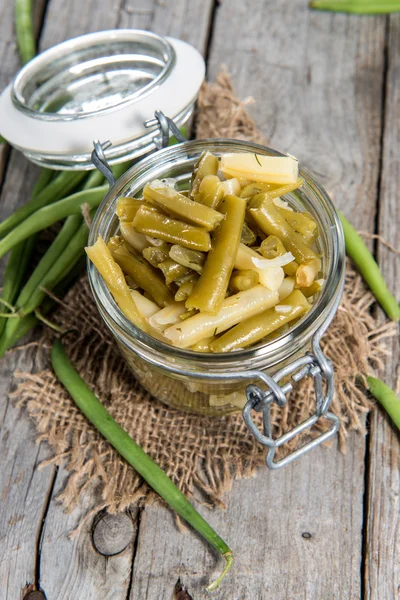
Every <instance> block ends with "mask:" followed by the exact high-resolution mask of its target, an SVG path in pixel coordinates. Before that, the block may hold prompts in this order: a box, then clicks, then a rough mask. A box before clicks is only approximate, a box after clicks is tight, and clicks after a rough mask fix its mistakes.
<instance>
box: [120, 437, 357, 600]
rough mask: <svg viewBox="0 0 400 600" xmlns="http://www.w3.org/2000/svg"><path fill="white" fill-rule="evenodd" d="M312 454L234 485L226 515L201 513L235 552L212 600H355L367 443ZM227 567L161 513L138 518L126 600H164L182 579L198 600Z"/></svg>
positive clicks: (151, 509)
mask: <svg viewBox="0 0 400 600" xmlns="http://www.w3.org/2000/svg"><path fill="white" fill-rule="evenodd" d="M351 442H352V451H351V452H349V453H348V454H347V456H343V455H342V454H339V452H337V451H336V449H335V448H329V449H325V448H324V449H321V448H319V449H317V450H315V451H313V454H312V455H308V456H306V457H304V458H302V459H301V463H300V462H299V463H297V464H296V463H294V464H292V465H290V466H288V467H287V468H285V469H284V470H282V471H277V472H272V471H269V470H267V469H262V470H260V472H259V474H258V476H257V478H256V479H249V480H244V481H238V482H235V483H234V485H233V488H232V491H231V492H230V493H229V505H228V508H227V510H226V511H224V512H221V511H209V510H207V509H205V508H204V507H200V508H199V510H200V512H201V513H202V515H203V516H204V517H205V518H206V519H207V520H208V521H209V522H210V523H211V524H212V525H213V526H214V527H215V528H216V530H217V531H218V533H219V534H220V535H221V536H222V537H223V539H225V541H226V542H227V543H228V544H229V546H230V547H231V548H232V550H233V553H234V556H235V564H234V567H233V569H232V572H231V574H230V575H229V576H227V578H226V579H225V581H224V583H223V586H222V588H221V589H220V591H219V592H215V594H214V596H215V599H216V600H218V599H221V600H222V598H232V599H233V598H235V599H238V600H239V599H240V600H247V599H249V600H250V599H251V600H255V599H257V600H267V599H269V598H273V599H274V600H281V599H283V598H288V599H289V598H290V599H294V598H296V600H303V599H307V600H308V599H311V598H312V599H316V600H317V599H318V600H321V598H324V600H325V599H326V600H333V599H336V598H349V599H351V600H355V599H356V598H358V597H359V586H360V581H359V578H360V576H359V553H358V551H357V546H356V545H355V543H354V540H357V539H358V538H359V532H360V529H361V524H362V515H361V511H360V510H358V506H357V504H356V503H355V504H354V506H353V505H352V504H351V503H349V497H352V498H357V497H358V495H359V493H360V490H362V486H363V455H364V443H363V439H362V438H361V437H359V436H358V437H356V436H352V440H351ZM222 566H223V560H222V559H217V558H216V555H215V554H214V555H213V553H212V551H211V550H210V549H209V548H208V547H207V546H206V544H204V543H203V542H202V541H201V540H200V539H199V538H198V537H197V536H196V535H195V534H194V533H193V532H191V531H190V532H187V533H186V534H179V533H177V528H176V525H175V522H174V520H173V517H172V515H171V513H170V511H168V510H167V509H164V508H163V509H161V508H160V507H146V508H145V510H144V511H143V512H142V516H141V526H140V530H139V538H138V550H137V556H136V560H135V568H134V571H133V581H132V593H131V596H130V599H129V600H144V599H149V600H150V599H153V598H170V596H171V594H172V590H173V586H174V585H175V583H176V581H177V579H178V577H180V578H181V579H182V581H183V582H184V584H185V585H186V586H187V587H188V590H189V592H190V594H191V595H192V596H193V598H195V599H196V600H199V599H200V598H206V597H207V595H206V593H205V592H204V585H206V584H207V583H208V582H209V581H210V580H212V579H213V578H215V577H216V576H217V575H218V573H219V572H220V571H221V568H222Z"/></svg>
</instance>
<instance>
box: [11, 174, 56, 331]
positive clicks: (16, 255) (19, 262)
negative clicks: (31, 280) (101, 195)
mask: <svg viewBox="0 0 400 600" xmlns="http://www.w3.org/2000/svg"><path fill="white" fill-rule="evenodd" d="M52 177H53V171H51V170H50V169H42V170H41V172H40V175H39V177H38V179H37V181H36V183H35V185H34V188H33V190H32V198H34V197H35V196H37V195H38V194H40V192H41V191H42V190H43V189H44V188H45V187H46V186H47V185H48V184H49V183H50V181H51V179H52ZM36 240H37V236H36V235H34V236H32V237H30V238H28V239H27V240H25V241H23V242H21V243H20V244H18V245H17V246H15V247H14V248H13V249H12V250H11V252H10V257H9V259H8V262H7V266H6V268H5V271H4V276H3V289H2V293H1V299H2V300H5V301H6V302H7V303H8V304H14V302H15V300H16V298H17V296H18V294H19V291H20V289H21V285H22V282H23V279H24V277H25V273H26V270H27V268H28V265H29V262H30V259H31V254H32V252H33V249H34V248H35V245H36ZM2 312H8V310H7V308H6V306H3V307H2ZM6 322H7V318H6V317H2V318H0V336H1V334H2V332H3V330H4V328H5V326H6Z"/></svg>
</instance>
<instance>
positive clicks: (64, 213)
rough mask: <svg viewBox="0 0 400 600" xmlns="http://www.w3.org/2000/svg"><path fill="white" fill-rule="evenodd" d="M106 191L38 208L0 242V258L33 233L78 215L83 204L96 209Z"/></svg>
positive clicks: (80, 194) (85, 193)
mask: <svg viewBox="0 0 400 600" xmlns="http://www.w3.org/2000/svg"><path fill="white" fill-rule="evenodd" d="M50 185H51V184H50ZM50 185H49V186H48V187H47V188H46V190H47V189H48V188H49V187H50ZM46 190H44V191H46ZM107 190H108V185H103V186H100V187H97V188H93V189H91V190H84V191H82V192H78V193H76V194H73V195H72V196H67V197H66V198H63V199H62V200H59V201H58V202H54V204H50V205H49V206H44V207H43V208H40V209H39V210H37V211H36V212H35V213H34V214H31V215H30V216H29V217H28V218H27V219H25V221H23V222H22V223H20V224H19V225H17V227H15V229H14V230H13V231H11V232H10V233H9V234H7V235H6V237H4V238H3V239H2V240H0V258H1V257H2V256H4V255H5V254H6V253H7V252H8V251H9V250H11V248H14V246H16V245H17V244H19V243H20V242H22V241H23V240H25V239H26V238H28V237H30V236H31V235H33V234H34V233H37V232H38V231H41V230H42V229H46V227H50V225H53V224H54V223H56V222H57V221H62V220H63V219H65V218H66V217H68V216H69V215H73V214H76V213H80V212H81V210H82V206H83V205H84V204H88V206H89V208H97V207H98V206H99V204H100V202H101V201H102V199H103V197H104V194H105V193H106V192H107Z"/></svg>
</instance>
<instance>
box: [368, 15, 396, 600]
mask: <svg viewBox="0 0 400 600" xmlns="http://www.w3.org/2000/svg"><path fill="white" fill-rule="evenodd" d="M389 24H390V25H389V38H388V73H387V86H386V110H385V129H384V136H383V156H382V176H381V186H380V198H379V217H378V223H379V229H378V233H379V234H380V235H382V236H383V237H384V239H385V240H387V241H388V242H390V243H392V244H393V245H394V246H396V247H397V248H398V247H399V246H400V237H399V231H400V215H399V210H398V196H399V192H398V191H399V187H400V157H399V145H400V124H399V114H400V18H399V15H392V16H390V18H389ZM378 261H379V264H380V266H381V268H382V271H383V273H384V276H385V279H386V281H387V282H388V284H389V287H390V289H391V291H392V292H393V293H394V295H395V296H396V298H397V299H400V261H399V259H398V257H396V256H395V255H393V254H392V253H391V252H390V251H389V250H388V249H387V248H386V247H385V246H384V245H382V244H380V243H379V242H378ZM382 319H383V317H382ZM388 350H389V352H390V354H389V356H388V360H387V362H386V365H385V372H384V373H381V374H380V375H381V376H382V377H384V379H385V381H386V383H387V384H388V385H390V386H391V387H394V386H395V384H396V379H397V378H398V376H399V371H398V365H399V362H400V344H399V338H397V339H394V340H393V342H392V343H391V344H390V345H389V347H388ZM399 441H400V439H399V433H398V431H397V429H396V427H395V426H394V425H393V424H392V423H391V422H390V419H389V418H388V417H387V416H386V415H385V414H384V413H383V411H382V410H380V409H378V410H377V411H376V412H375V413H374V414H373V415H372V418H371V433H370V463H369V470H368V477H369V489H368V511H367V514H366V519H367V523H368V526H367V536H366V570H365V592H366V598H367V599H368V600H380V598H397V597H398V595H399V592H400V534H399V533H400V532H399V527H400V518H399V515H400V444H399Z"/></svg>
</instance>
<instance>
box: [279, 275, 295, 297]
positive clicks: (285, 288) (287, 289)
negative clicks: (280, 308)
mask: <svg viewBox="0 0 400 600" xmlns="http://www.w3.org/2000/svg"><path fill="white" fill-rule="evenodd" d="M293 290H294V279H292V278H291V277H285V279H284V280H283V281H282V284H281V286H280V288H279V290H278V294H279V300H280V302H282V300H284V299H285V298H287V297H288V296H290V294H291V293H292V292H293Z"/></svg>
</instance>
